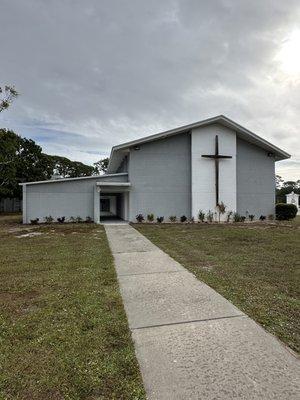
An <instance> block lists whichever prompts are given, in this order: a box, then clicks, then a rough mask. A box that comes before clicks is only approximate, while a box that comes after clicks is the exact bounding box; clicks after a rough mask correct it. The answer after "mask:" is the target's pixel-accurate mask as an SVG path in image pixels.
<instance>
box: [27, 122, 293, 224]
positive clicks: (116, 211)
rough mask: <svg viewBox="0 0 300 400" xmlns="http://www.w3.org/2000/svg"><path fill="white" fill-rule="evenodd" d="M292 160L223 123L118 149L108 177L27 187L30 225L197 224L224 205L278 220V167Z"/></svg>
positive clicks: (174, 131)
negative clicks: (156, 220) (76, 221)
mask: <svg viewBox="0 0 300 400" xmlns="http://www.w3.org/2000/svg"><path fill="white" fill-rule="evenodd" d="M289 157H290V155H289V154H288V153H286V152H285V151H283V150H281V149H279V148H278V147H276V146H275V145H273V144H272V143H269V142H268V141H266V140H265V139H263V138H261V137H259V136H258V135H256V134H255V133H253V132H251V131H249V130H248V129H246V128H244V127H242V126H241V125H239V124H237V123H236V122H234V121H232V120H230V119H229V118H227V117H225V116H223V115H221V116H217V117H213V118H210V119H206V120H203V121H199V122H196V123H193V124H190V125H186V126H182V127H179V128H175V129H172V130H169V131H166V132H162V133H158V134H155V135H151V136H147V137H143V138H141V139H137V140H134V141H131V142H127V143H123V144H120V145H117V146H114V147H113V148H112V150H111V154H110V161H109V165H108V170H107V173H106V174H105V175H100V176H89V177H80V178H66V179H59V180H49V181H41V182H27V183H23V184H22V185H23V222H24V223H30V221H31V220H34V219H36V218H39V221H40V222H42V221H44V218H45V217H47V216H49V215H51V216H52V217H53V218H55V219H56V218H58V217H63V216H64V217H65V218H66V220H68V219H70V218H71V217H75V218H76V217H77V216H79V217H81V218H82V219H85V218H86V217H90V218H92V219H93V220H94V221H95V222H96V223H99V222H101V220H102V219H103V218H106V217H108V216H113V217H114V216H115V217H119V218H121V219H124V220H128V221H135V217H136V215H137V214H140V213H141V214H143V215H144V216H146V215H147V214H150V213H153V214H154V215H155V216H164V217H165V220H168V218H169V216H171V215H176V216H177V217H180V216H182V215H185V216H186V217H187V218H191V217H194V218H195V219H197V216H198V213H199V210H202V211H203V212H205V213H207V212H209V211H212V212H215V211H216V205H217V204H218V203H221V202H223V203H224V204H225V205H226V207H227V208H226V210H227V211H232V212H238V213H239V214H241V215H246V214H247V213H249V214H254V215H255V217H256V218H259V217H260V216H261V215H266V216H267V215H269V214H274V206H275V162H276V161H280V160H284V159H287V158H289Z"/></svg>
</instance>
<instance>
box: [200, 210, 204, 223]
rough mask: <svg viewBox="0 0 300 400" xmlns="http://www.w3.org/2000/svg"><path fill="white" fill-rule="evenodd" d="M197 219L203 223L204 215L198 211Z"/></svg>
mask: <svg viewBox="0 0 300 400" xmlns="http://www.w3.org/2000/svg"><path fill="white" fill-rule="evenodd" d="M198 219H199V221H201V222H204V220H205V213H204V212H203V211H202V210H199V212H198Z"/></svg>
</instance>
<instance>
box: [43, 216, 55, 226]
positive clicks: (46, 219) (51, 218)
mask: <svg viewBox="0 0 300 400" xmlns="http://www.w3.org/2000/svg"><path fill="white" fill-rule="evenodd" d="M53 221H54V218H53V217H52V216H51V215H48V216H47V217H45V222H46V224H51V223H52V222H53Z"/></svg>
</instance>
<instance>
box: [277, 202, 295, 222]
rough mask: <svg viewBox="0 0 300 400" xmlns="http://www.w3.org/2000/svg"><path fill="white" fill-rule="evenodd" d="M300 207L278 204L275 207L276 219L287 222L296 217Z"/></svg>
mask: <svg viewBox="0 0 300 400" xmlns="http://www.w3.org/2000/svg"><path fill="white" fill-rule="evenodd" d="M297 212H298V207H297V206H295V204H286V203H278V204H276V206H275V213H276V219H278V220H280V221H285V220H289V219H293V218H295V217H296V215H297Z"/></svg>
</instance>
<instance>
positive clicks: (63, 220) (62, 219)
mask: <svg viewBox="0 0 300 400" xmlns="http://www.w3.org/2000/svg"><path fill="white" fill-rule="evenodd" d="M65 220H66V217H61V218H57V222H59V223H60V224H63V223H64V222H65Z"/></svg>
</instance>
